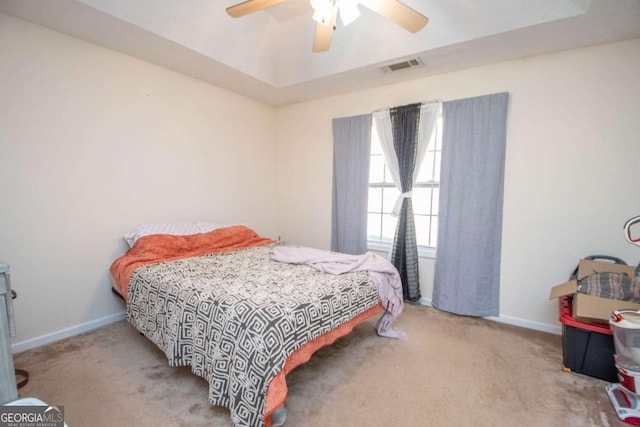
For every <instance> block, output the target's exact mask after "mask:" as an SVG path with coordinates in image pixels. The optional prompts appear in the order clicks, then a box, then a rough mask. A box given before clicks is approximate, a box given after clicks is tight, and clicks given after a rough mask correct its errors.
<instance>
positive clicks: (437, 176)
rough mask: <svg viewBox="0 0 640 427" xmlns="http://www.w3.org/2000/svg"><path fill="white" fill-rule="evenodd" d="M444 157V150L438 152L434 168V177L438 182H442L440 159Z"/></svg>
mask: <svg viewBox="0 0 640 427" xmlns="http://www.w3.org/2000/svg"><path fill="white" fill-rule="evenodd" d="M441 159H442V152H441V151H437V152H436V158H435V165H434V170H433V179H434V181H436V182H440V160H441Z"/></svg>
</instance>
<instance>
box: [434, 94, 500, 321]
mask: <svg viewBox="0 0 640 427" xmlns="http://www.w3.org/2000/svg"><path fill="white" fill-rule="evenodd" d="M508 99H509V94H508V93H498V94H493V95H486V96H480V97H475V98H468V99H461V100H456V101H451V102H445V103H444V104H443V131H442V164H441V176H440V208H439V215H440V218H439V224H438V247H437V253H436V260H435V277H434V289H433V300H432V303H433V305H434V307H436V308H438V309H440V310H443V311H448V312H452V313H456V314H461V315H468V316H483V317H484V316H497V315H498V314H499V311H500V310H499V303H500V250H501V244H502V205H503V189H504V159H505V145H506V120H507V106H508Z"/></svg>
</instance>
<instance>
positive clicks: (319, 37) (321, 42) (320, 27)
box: [311, 6, 338, 52]
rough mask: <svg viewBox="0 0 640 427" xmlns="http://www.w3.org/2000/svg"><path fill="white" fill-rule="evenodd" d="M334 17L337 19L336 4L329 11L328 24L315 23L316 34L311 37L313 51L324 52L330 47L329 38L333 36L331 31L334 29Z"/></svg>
mask: <svg viewBox="0 0 640 427" xmlns="http://www.w3.org/2000/svg"><path fill="white" fill-rule="evenodd" d="M336 19H338V6H334V8H333V10H332V11H331V22H329V25H326V24H321V23H320V22H318V23H317V24H316V34H315V36H314V38H313V47H312V48H311V51H313V52H325V51H327V50H329V48H330V47H331V39H332V38H333V32H334V31H335V29H336Z"/></svg>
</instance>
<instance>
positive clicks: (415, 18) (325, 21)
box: [227, 0, 429, 52]
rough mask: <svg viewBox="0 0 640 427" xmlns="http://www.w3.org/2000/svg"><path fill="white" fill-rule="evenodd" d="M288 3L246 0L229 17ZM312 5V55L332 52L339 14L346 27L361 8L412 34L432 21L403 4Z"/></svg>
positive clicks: (353, 0) (328, 1)
mask: <svg viewBox="0 0 640 427" xmlns="http://www.w3.org/2000/svg"><path fill="white" fill-rule="evenodd" d="M285 1H286V0H246V1H244V2H242V3H239V4H236V5H234V6H231V7H228V8H227V13H228V14H229V15H230V16H232V17H234V18H240V17H241V16H245V15H249V14H251V13H254V12H257V11H259V10H262V9H266V8H268V7H271V6H275V5H276V4H279V3H283V2H285ZM310 2H311V7H312V8H313V11H314V13H313V19H314V20H315V21H316V22H317V24H316V33H315V36H314V39H313V48H312V51H313V52H324V51H326V50H329V47H331V39H332V37H333V31H334V30H335V29H336V20H337V18H338V13H340V19H341V20H342V23H343V24H344V25H347V24H349V23H350V22H352V21H353V20H355V19H356V18H357V17H358V16H359V15H360V11H359V10H358V5H359V4H361V5H362V6H365V7H366V8H368V9H371V10H372V11H374V12H376V13H377V14H379V15H382V16H383V17H385V18H387V19H389V20H390V21H392V22H394V23H396V24H398V25H399V26H401V27H402V28H404V29H405V30H407V31H410V32H412V33H415V32H418V31H420V30H421V29H422V28H424V26H425V25H427V24H428V23H429V18H427V17H426V16H424V15H422V14H421V13H418V12H416V11H415V10H413V9H411V8H410V7H409V6H406V5H405V4H403V3H400V2H399V1H398V0H310Z"/></svg>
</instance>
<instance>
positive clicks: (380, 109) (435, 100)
mask: <svg viewBox="0 0 640 427" xmlns="http://www.w3.org/2000/svg"><path fill="white" fill-rule="evenodd" d="M439 102H442V100H440V99H434V100H433V101H423V102H420V103H419V104H420V105H421V106H422V105H429V104H437V103H439ZM414 104H418V102H415V103H414ZM405 105H411V104H405ZM397 107H402V105H396V106H393V107H385V108H379V109H377V110H373V112H374V113H379V112H381V111H386V110H390V109H392V108H397Z"/></svg>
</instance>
